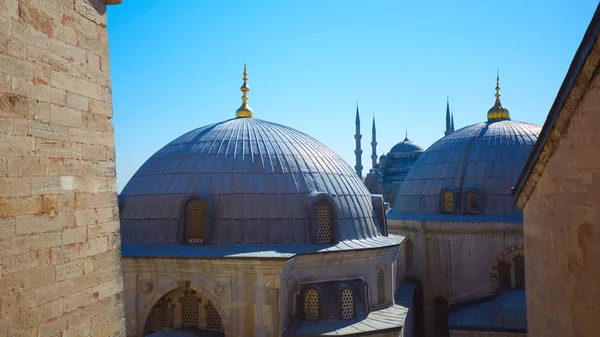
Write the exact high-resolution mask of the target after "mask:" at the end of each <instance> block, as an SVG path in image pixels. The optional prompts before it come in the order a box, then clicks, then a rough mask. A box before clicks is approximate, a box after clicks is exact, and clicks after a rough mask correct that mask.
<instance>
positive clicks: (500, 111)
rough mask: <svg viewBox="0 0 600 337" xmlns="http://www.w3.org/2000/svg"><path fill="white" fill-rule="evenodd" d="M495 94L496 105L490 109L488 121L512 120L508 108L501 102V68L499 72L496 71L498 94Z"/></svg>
mask: <svg viewBox="0 0 600 337" xmlns="http://www.w3.org/2000/svg"><path fill="white" fill-rule="evenodd" d="M494 96H496V102H495V103H494V106H493V107H491V108H490V110H488V113H487V117H488V122H495V121H501V120H510V113H509V112H508V109H507V108H505V107H503V106H502V103H501V102H500V69H498V72H497V73H496V95H494Z"/></svg>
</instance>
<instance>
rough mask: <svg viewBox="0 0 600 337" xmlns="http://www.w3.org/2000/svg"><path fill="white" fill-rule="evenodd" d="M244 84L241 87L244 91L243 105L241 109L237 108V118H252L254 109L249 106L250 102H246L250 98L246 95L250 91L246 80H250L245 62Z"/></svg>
mask: <svg viewBox="0 0 600 337" xmlns="http://www.w3.org/2000/svg"><path fill="white" fill-rule="evenodd" d="M243 80H244V84H242V87H241V88H240V90H241V91H242V106H240V107H239V109H237V111H236V112H235V117H237V118H252V109H250V107H249V106H248V104H246V101H247V100H248V97H247V96H246V94H247V93H248V91H250V87H248V84H246V81H248V73H247V72H246V63H244V78H243Z"/></svg>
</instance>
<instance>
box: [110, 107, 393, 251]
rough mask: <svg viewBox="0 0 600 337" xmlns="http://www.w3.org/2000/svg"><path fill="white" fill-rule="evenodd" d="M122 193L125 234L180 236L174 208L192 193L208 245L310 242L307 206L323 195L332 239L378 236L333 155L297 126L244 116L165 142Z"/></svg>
mask: <svg viewBox="0 0 600 337" xmlns="http://www.w3.org/2000/svg"><path fill="white" fill-rule="evenodd" d="M121 195H122V200H124V201H123V206H122V208H123V209H122V213H121V228H122V240H123V241H124V242H134V241H142V242H171V243H176V242H178V238H179V237H180V235H181V229H180V227H181V225H180V224H181V222H182V220H181V219H182V218H183V215H182V214H183V211H182V207H183V205H184V204H185V202H186V200H189V198H190V197H192V196H196V195H199V196H202V197H204V198H206V199H207V200H208V202H209V204H210V208H211V210H212V211H211V212H212V213H211V214H212V220H211V221H212V222H211V223H212V224H211V226H212V228H213V230H212V231H211V234H210V240H211V243H214V244H219V243H250V244H261V243H265V244H288V243H312V242H313V241H311V230H310V228H309V225H308V224H309V223H310V220H311V216H310V212H309V208H310V205H311V200H313V199H314V198H318V197H319V196H323V195H325V196H326V197H327V198H328V199H327V200H330V202H331V204H332V206H333V209H334V212H333V213H334V216H337V224H336V226H337V227H335V229H334V233H335V236H336V237H337V240H338V241H345V240H360V239H365V238H375V237H380V236H382V235H384V234H383V233H384V229H383V228H382V226H380V225H378V223H379V222H378V221H377V220H376V219H375V218H374V211H373V204H372V199H371V194H370V193H369V191H368V190H367V188H366V187H365V185H364V184H363V183H362V181H361V180H360V178H359V177H358V176H357V175H356V173H355V172H354V170H353V169H352V168H351V167H350V166H349V165H348V164H347V163H346V162H345V161H344V160H343V159H342V158H341V157H339V156H338V155H337V154H336V153H334V152H333V151H332V150H330V149H329V148H328V147H327V146H325V145H323V144H321V143H320V142H318V141H316V140H315V139H313V138H311V137H309V136H308V135H306V134H304V133H302V132H299V131H296V130H294V129H292V128H289V127H286V126H283V125H279V124H275V123H270V122H266V121H262V120H260V119H254V118H249V117H248V118H234V119H230V120H226V121H224V122H220V123H216V124H213V125H208V126H204V127H201V128H198V129H196V130H193V131H190V132H188V133H186V134H184V135H182V136H180V137H179V138H177V139H175V140H173V141H172V142H170V143H169V144H167V145H166V146H164V147H163V148H162V149H160V150H159V151H158V152H156V153H155V154H154V155H152V156H151V157H150V158H149V159H148V160H147V161H146V162H145V163H144V164H143V165H142V166H141V167H140V169H139V170H138V171H137V172H136V173H135V175H134V176H133V177H132V178H131V180H130V181H129V182H128V184H127V185H126V186H125V188H124V189H123V191H122V193H121ZM313 220H314V217H313Z"/></svg>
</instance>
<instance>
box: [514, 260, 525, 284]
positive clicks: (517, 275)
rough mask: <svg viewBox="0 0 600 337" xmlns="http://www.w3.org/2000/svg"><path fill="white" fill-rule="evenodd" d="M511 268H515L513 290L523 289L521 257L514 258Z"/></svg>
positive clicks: (523, 262)
mask: <svg viewBox="0 0 600 337" xmlns="http://www.w3.org/2000/svg"><path fill="white" fill-rule="evenodd" d="M513 266H514V268H515V288H516V289H522V288H525V258H524V257H523V255H520V254H519V255H517V256H515V258H514V259H513Z"/></svg>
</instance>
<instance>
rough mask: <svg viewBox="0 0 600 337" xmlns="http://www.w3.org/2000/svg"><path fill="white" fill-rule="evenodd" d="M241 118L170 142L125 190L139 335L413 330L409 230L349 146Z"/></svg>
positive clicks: (131, 315)
mask: <svg viewBox="0 0 600 337" xmlns="http://www.w3.org/2000/svg"><path fill="white" fill-rule="evenodd" d="M243 79H244V84H243V85H242V87H241V90H242V92H243V96H242V102H243V103H242V106H241V107H240V108H239V109H238V110H237V112H236V117H235V118H233V119H229V120H225V121H223V122H219V123H216V124H212V125H208V126H204V127H200V128H198V129H195V130H192V131H190V132H188V133H185V134H183V135H182V136H180V137H179V138H177V139H175V140H173V141H172V142H171V143H169V144H167V145H166V146H164V147H163V148H162V149H160V150H158V152H156V153H155V154H154V155H152V156H151V157H150V158H149V159H148V160H147V161H146V162H145V163H144V164H143V165H142V166H141V167H140V168H139V170H138V171H137V172H136V173H135V175H134V176H133V177H132V178H131V180H130V181H129V182H128V183H127V185H126V186H125V188H124V189H123V191H122V193H121V194H120V196H119V210H120V222H121V240H122V246H121V254H122V266H123V277H124V282H123V284H124V285H125V289H124V303H125V311H126V313H125V317H126V326H127V336H153V337H158V336H228V337H234V336H235V337H238V336H322V335H331V334H334V335H347V336H367V335H368V336H403V337H411V336H414V335H416V334H417V333H418V332H415V331H414V329H413V328H414V327H413V325H414V324H413V317H412V303H413V293H414V292H415V289H416V286H415V285H414V284H411V283H407V282H404V281H403V279H404V267H402V268H398V267H397V261H398V256H399V255H400V254H401V253H400V251H401V249H402V245H403V242H404V237H402V236H400V235H394V234H389V233H388V227H387V219H386V216H385V209H384V201H383V198H382V197H381V196H380V195H373V194H371V193H370V192H369V191H368V190H367V188H366V187H365V185H364V184H363V182H362V180H361V179H360V178H359V176H357V175H356V173H355V172H354V170H353V169H352V168H351V167H350V166H349V165H348V164H347V163H346V162H345V161H344V160H343V159H342V158H341V157H339V156H338V155H337V154H336V153H334V152H333V151H332V150H330V149H329V148H327V147H326V146H325V145H323V144H321V143H319V142H318V141H317V140H315V139H313V138H311V137H310V136H308V135H306V134H304V133H302V132H299V131H297V130H294V129H292V128H290V127H287V126H283V125H278V124H275V123H271V122H267V121H263V120H260V119H256V118H253V112H252V110H251V109H250V107H249V106H248V105H247V102H246V101H247V99H248V98H247V96H246V93H247V92H248V91H249V88H248V86H247V82H246V81H247V77H246V68H245V66H244V78H243Z"/></svg>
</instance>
